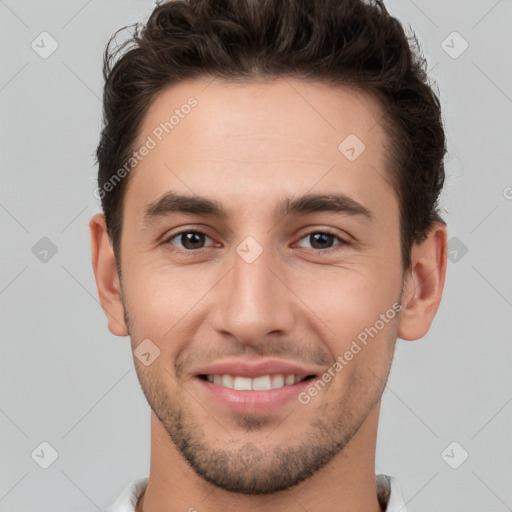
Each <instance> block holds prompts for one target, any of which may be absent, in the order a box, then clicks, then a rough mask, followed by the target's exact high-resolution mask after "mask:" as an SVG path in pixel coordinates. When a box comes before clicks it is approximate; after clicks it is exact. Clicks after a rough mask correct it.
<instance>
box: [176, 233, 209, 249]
mask: <svg viewBox="0 0 512 512" xmlns="http://www.w3.org/2000/svg"><path fill="white" fill-rule="evenodd" d="M206 239H208V240H211V238H210V237H209V236H207V235H205V234H204V233H202V232H201V231H181V232H180V233H176V234H175V235H172V236H171V237H169V238H167V240H166V243H169V244H171V245H176V246H177V247H178V248H180V249H185V250H186V251H193V250H194V249H202V248H203V247H205V245H204V244H205V241H206Z"/></svg>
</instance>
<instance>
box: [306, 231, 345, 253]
mask: <svg viewBox="0 0 512 512" xmlns="http://www.w3.org/2000/svg"><path fill="white" fill-rule="evenodd" d="M336 242H338V243H336ZM307 244H309V246H310V247H311V248H312V249H316V250H322V249H323V250H329V249H332V248H333V247H335V246H336V245H340V246H342V245H345V244H346V242H345V241H344V240H342V239H341V238H340V237H339V236H337V235H334V234H333V233H328V232H325V231H315V232H312V233H309V234H307V235H306V236H304V237H302V238H301V239H300V241H299V246H300V247H308V245H307Z"/></svg>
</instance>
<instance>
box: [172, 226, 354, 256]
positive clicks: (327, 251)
mask: <svg viewBox="0 0 512 512" xmlns="http://www.w3.org/2000/svg"><path fill="white" fill-rule="evenodd" d="M190 233H194V234H196V235H204V236H205V237H206V238H210V237H209V236H208V235H207V234H206V233H204V232H202V231H196V230H184V231H180V232H179V233H175V234H174V235H172V236H170V237H168V238H166V239H165V240H164V243H165V244H169V245H174V244H173V243H172V240H174V239H175V238H178V237H180V236H181V235H185V234H190ZM318 234H322V235H329V236H332V237H334V238H335V239H337V240H338V243H337V244H335V245H334V246H333V247H328V248H327V249H315V248H310V249H309V250H310V251H313V252H315V253H316V254H318V253H324V254H330V253H331V252H335V251H338V250H340V249H341V248H342V247H344V246H348V245H350V244H349V242H347V241H346V240H344V239H342V238H341V237H339V236H338V235H336V234H334V233H331V232H330V231H328V230H322V231H310V232H309V233H306V234H305V235H304V236H302V237H301V238H299V240H298V241H301V240H304V239H305V238H308V237H310V236H312V235H318ZM210 240H211V238H210ZM207 248H208V247H200V248H199V249H181V248H175V249H174V251H175V252H176V253H177V254H180V255H186V256H192V255H194V253H195V254H197V253H199V252H200V251H202V250H203V249H207Z"/></svg>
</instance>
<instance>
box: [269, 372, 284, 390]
mask: <svg viewBox="0 0 512 512" xmlns="http://www.w3.org/2000/svg"><path fill="white" fill-rule="evenodd" d="M270 385H271V386H272V389H275V388H282V387H283V386H284V375H272V382H271V383H270Z"/></svg>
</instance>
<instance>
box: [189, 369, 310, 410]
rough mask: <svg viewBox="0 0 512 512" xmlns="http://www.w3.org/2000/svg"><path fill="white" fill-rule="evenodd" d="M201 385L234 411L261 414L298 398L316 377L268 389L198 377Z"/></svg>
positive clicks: (209, 393) (205, 390) (216, 399)
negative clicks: (233, 386)
mask: <svg viewBox="0 0 512 512" xmlns="http://www.w3.org/2000/svg"><path fill="white" fill-rule="evenodd" d="M196 380H197V381H199V385H200V386H201V387H202V389H203V390H204V392H205V393H207V395H209V396H211V397H212V398H213V399H214V400H215V401H216V402H217V403H220V404H221V405H223V406H224V407H226V408H228V409H230V410H231V411H234V412H241V413H246V414H247V413H252V414H261V413H267V412H272V411H274V410H275V409H277V408H279V407H281V406H283V405H285V404H286V403H288V402H290V401H292V400H294V399H295V400H297V399H298V395H299V394H300V393H301V392H302V391H304V390H305V389H306V388H307V387H308V386H309V385H310V384H311V382H312V381H314V379H307V380H303V381H302V382H298V383H297V384H292V385H290V386H283V387H282V388H276V389H269V390H266V391H238V390H236V389H231V388H227V387H225V386H221V385H219V384H214V383H213V382H209V381H207V380H204V379H201V378H199V377H197V379H196Z"/></svg>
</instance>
